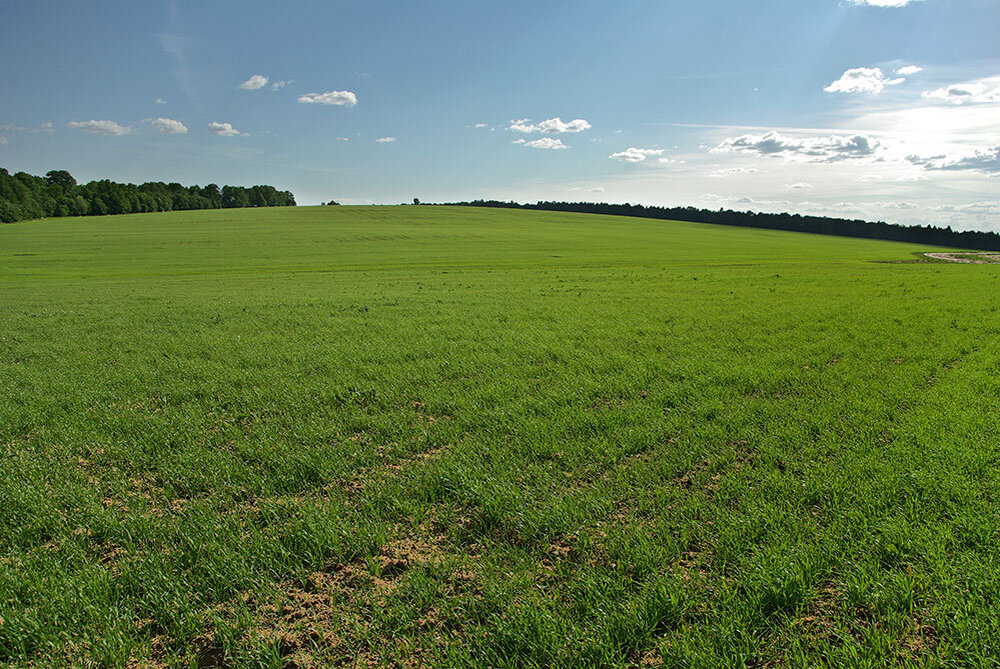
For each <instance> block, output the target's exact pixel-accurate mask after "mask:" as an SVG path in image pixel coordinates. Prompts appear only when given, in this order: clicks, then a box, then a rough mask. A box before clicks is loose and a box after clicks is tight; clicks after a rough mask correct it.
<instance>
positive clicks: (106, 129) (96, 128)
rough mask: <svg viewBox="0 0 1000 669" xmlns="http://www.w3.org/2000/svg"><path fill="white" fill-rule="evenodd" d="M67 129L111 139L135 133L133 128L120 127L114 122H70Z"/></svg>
mask: <svg viewBox="0 0 1000 669" xmlns="http://www.w3.org/2000/svg"><path fill="white" fill-rule="evenodd" d="M66 127H67V128H73V129H74V130H82V131H83V132H86V133H90V134H91V135H108V136H109V137H119V136H121V135H131V134H132V132H133V130H132V128H131V127H128V126H121V125H118V124H117V123H115V122H114V121H94V120H90V121H70V122H69V123H67V124H66Z"/></svg>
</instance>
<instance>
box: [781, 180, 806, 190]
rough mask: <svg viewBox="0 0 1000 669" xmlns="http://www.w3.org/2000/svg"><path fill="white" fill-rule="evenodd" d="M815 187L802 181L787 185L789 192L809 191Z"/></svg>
mask: <svg viewBox="0 0 1000 669" xmlns="http://www.w3.org/2000/svg"><path fill="white" fill-rule="evenodd" d="M812 187H813V185H812V184H807V183H806V182H804V181H800V182H798V183H794V184H785V188H787V189H788V190H809V189H811V188H812Z"/></svg>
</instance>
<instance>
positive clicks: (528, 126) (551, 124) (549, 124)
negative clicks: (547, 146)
mask: <svg viewBox="0 0 1000 669" xmlns="http://www.w3.org/2000/svg"><path fill="white" fill-rule="evenodd" d="M591 127H592V126H591V125H590V124H589V123H587V121H585V120H583V119H582V118H575V119H573V120H572V121H566V122H564V121H563V120H562V119H561V118H559V117H558V116H557V117H555V118H550V119H546V120H544V121H542V122H541V123H538V124H535V123H532V122H531V119H526V118H522V119H520V120H517V121H511V122H510V125H509V126H507V129H508V130H512V131H514V132H523V133H533V132H540V133H544V134H548V135H556V134H561V133H564V132H583V131H584V130H589V129H590V128H591Z"/></svg>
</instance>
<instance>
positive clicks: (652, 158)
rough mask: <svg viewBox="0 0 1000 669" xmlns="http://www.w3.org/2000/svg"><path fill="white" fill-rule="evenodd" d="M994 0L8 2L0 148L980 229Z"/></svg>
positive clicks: (132, 164)
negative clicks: (278, 2) (804, 0)
mask: <svg viewBox="0 0 1000 669" xmlns="http://www.w3.org/2000/svg"><path fill="white" fill-rule="evenodd" d="M998 26H1000V2H997V1H996V0H809V1H808V2H803V1H802V0H759V1H755V2H747V1H746V0H725V1H724V0H703V1H701V2H679V1H673V0H648V1H629V0H623V1H622V2H616V3H608V2H605V1H600V2H598V1H590V0H575V1H574V2H537V1H532V2H522V1H520V0H516V1H511V0H505V1H504V2H452V1H451V0H449V1H447V2H444V1H432V2H403V1H394V2H388V1H378V0H372V1H366V2H349V3H348V2H319V1H313V2H293V3H286V4H281V5H279V4H275V3H272V2H267V3H265V2H257V1H248V2H238V3H237V2H213V3H201V2H143V3H126V2H101V3H77V2H47V1H44V0H42V1H38V2H12V3H7V5H6V6H5V8H4V11H3V21H2V22H0V41H2V43H3V45H4V59H5V67H4V72H5V74H4V76H3V77H0V167H5V168H7V169H8V170H10V171H11V172H15V171H25V172H29V173H32V174H44V173H45V172H47V171H48V170H52V169H65V170H68V171H70V172H71V173H72V174H73V175H74V176H75V177H76V178H77V180H78V181H81V182H84V181H88V180H91V179H104V178H109V179H113V180H115V181H124V182H134V183H139V182H143V181H179V182H182V183H184V184H194V183H198V184H205V183H209V182H214V183H218V184H223V183H229V184H242V185H253V184H259V183H264V184H273V185H275V186H276V187H278V188H280V189H288V190H291V191H293V192H294V193H295V195H296V197H297V199H298V201H299V203H300V204H310V203H319V202H321V201H327V200H330V199H336V200H338V201H340V202H343V203H347V204H361V203H399V202H405V201H409V200H411V199H412V198H413V197H419V198H420V199H421V200H422V201H425V202H432V201H439V202H440V201H455V200H467V199H476V198H487V199H502V200H511V199H513V200H518V201H534V200H572V201H584V200H586V201H607V202H632V203H643V204H654V205H671V206H674V205H691V206H696V207H707V208H712V209H715V208H720V207H722V208H731V209H738V210H755V211H789V212H797V213H803V214H820V215H829V216H838V217H847V218H865V219H869V220H883V221H888V222H894V223H902V224H935V225H942V226H943V225H951V226H952V227H953V228H955V229H980V230H1000V40H998V39H997V38H996V31H997V27H998Z"/></svg>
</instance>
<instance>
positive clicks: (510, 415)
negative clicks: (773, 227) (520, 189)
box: [0, 206, 1000, 667]
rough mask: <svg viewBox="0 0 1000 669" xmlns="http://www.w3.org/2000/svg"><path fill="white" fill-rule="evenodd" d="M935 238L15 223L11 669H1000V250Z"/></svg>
mask: <svg viewBox="0 0 1000 669" xmlns="http://www.w3.org/2000/svg"><path fill="white" fill-rule="evenodd" d="M923 250H927V249H922V248H920V247H915V246H908V245H901V244H890V243H880V242H870V241H863V240H855V239H841V238H831V237H816V236H809V235H798V234H791V233H781V232H768V231H758V230H749V229H740V228H728V227H713V226H703V225H696V224H689V223H674V222H664V221H645V220H641V219H623V218H609V217H599V216H586V215H570V214H558V213H545V212H520V211H505V210H483V209H458V208H436V207H423V206H421V207H317V208H297V209H272V210H240V211H233V210H224V211H206V212H185V213H171V214H145V215H136V216H123V217H104V218H94V219H78V220H58V221H53V220H50V221H45V222H40V223H27V224H16V225H10V226H0V398H2V401H0V449H2V450H0V453H2V456H3V457H2V459H0V662H6V663H7V664H9V665H11V666H23V665H25V664H27V663H29V662H31V663H34V664H35V665H36V666H60V665H81V664H87V663H91V664H92V665H96V666H123V665H125V664H126V663H127V662H129V661H130V660H131V661H133V662H138V661H145V662H150V663H153V664H162V665H189V664H194V665H196V666H197V665H198V664H199V663H201V665H202V666H213V664H214V665H226V666H265V667H282V666H286V665H289V664H290V663H292V662H295V663H296V665H297V666H310V665H315V666H324V665H333V664H336V663H338V662H342V661H348V660H349V661H350V662H354V661H355V660H356V659H357V658H361V660H363V661H369V662H372V663H375V664H377V663H384V664H392V663H397V664H401V665H402V664H404V663H406V662H413V663H416V664H418V665H419V664H437V665H443V666H570V665H572V666H623V667H624V666H630V665H637V664H640V663H643V662H646V663H649V664H656V663H658V662H663V663H666V664H668V665H685V664H686V665H690V666H706V667H708V666H720V665H728V666H733V665H740V664H757V665H764V664H768V663H771V664H778V665H781V664H790V665H795V666H808V665H817V664H820V665H821V664H830V665H836V666H842V665H851V664H854V665H857V666H882V665H884V664H887V663H900V664H910V665H946V664H951V665H973V666H976V665H982V664H987V663H990V662H993V661H995V656H996V654H997V652H998V649H997V643H998V642H997V641H996V639H998V638H1000V605H998V604H997V602H998V601H1000V598H998V594H1000V592H998V591H1000V571H998V567H997V564H998V559H1000V548H998V546H1000V543H998V537H997V529H996V528H997V524H996V499H997V494H998V487H1000V460H998V453H997V415H998V414H997V401H996V398H997V397H998V396H1000V388H998V386H1000V374H998V373H997V372H998V371H1000V369H998V365H1000V363H998V359H1000V358H998V350H997V349H998V344H997V339H996V335H997V333H998V330H1000V318H998V314H997V311H996V310H997V306H998V304H1000V291H998V290H997V289H998V287H1000V284H998V283H997V279H998V277H1000V269H998V268H996V267H993V266H987V265H974V266H973V265H948V264H937V263H923V264H893V263H891V262H890V263H887V262H879V261H898V260H908V259H912V258H914V255H913V254H914V253H916V252H919V251H923Z"/></svg>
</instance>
